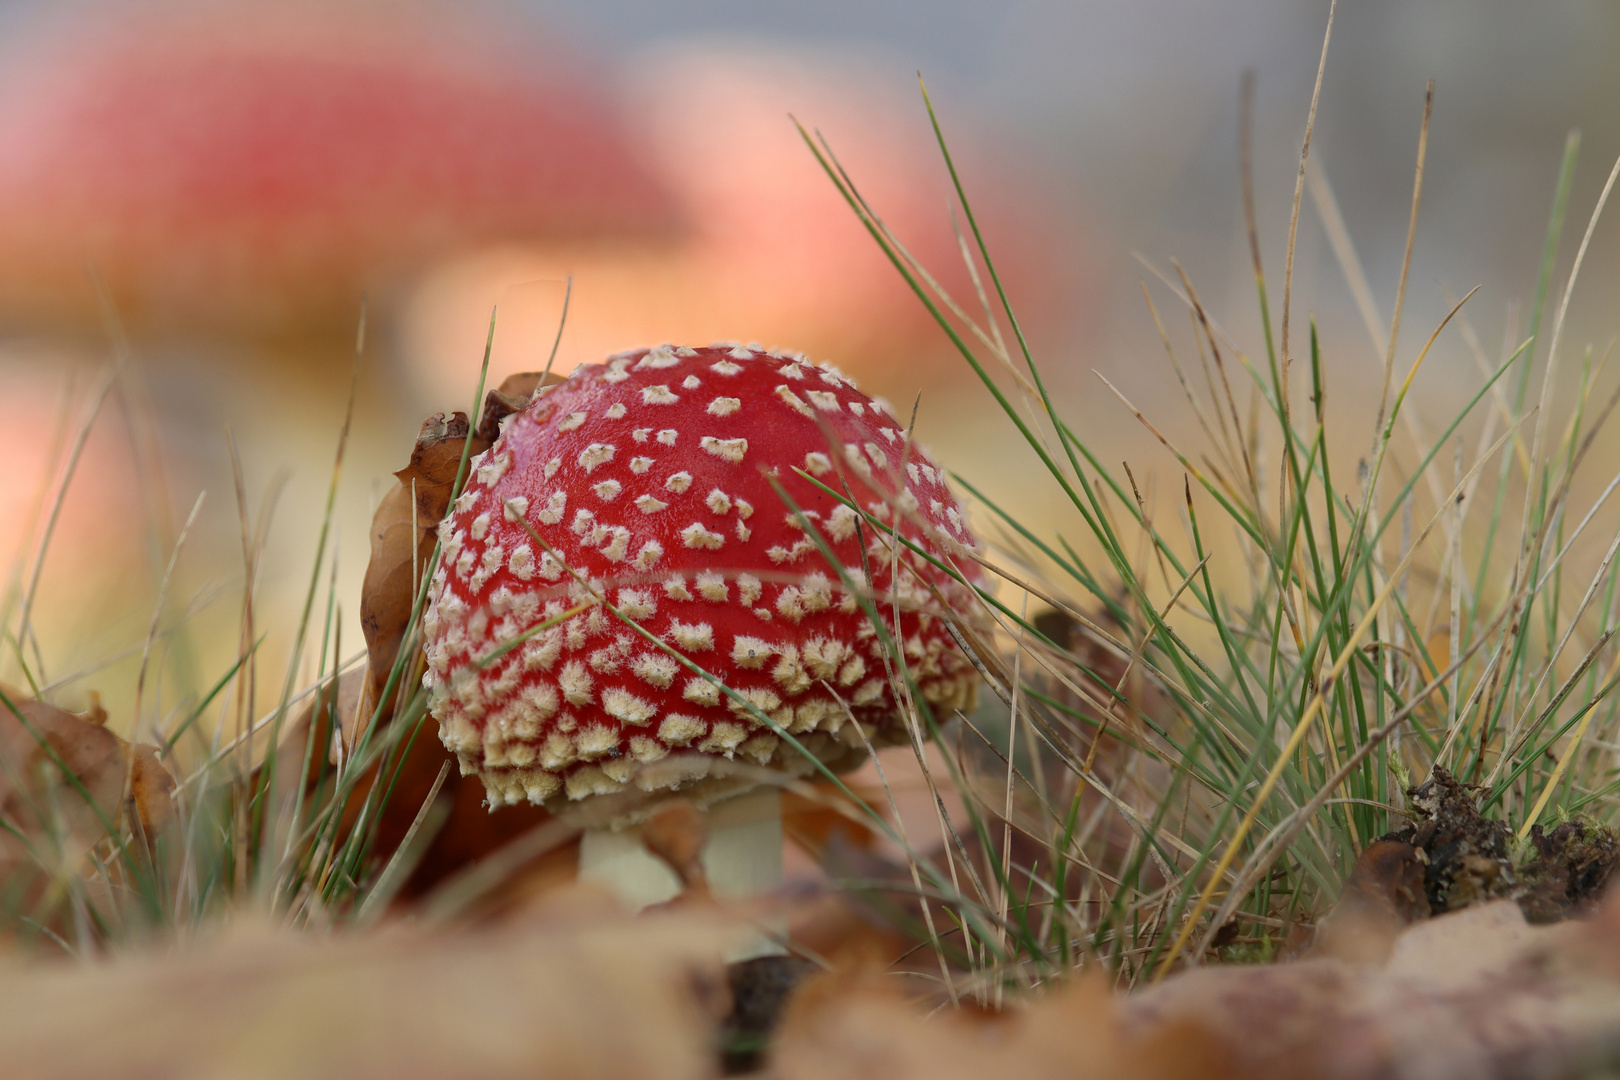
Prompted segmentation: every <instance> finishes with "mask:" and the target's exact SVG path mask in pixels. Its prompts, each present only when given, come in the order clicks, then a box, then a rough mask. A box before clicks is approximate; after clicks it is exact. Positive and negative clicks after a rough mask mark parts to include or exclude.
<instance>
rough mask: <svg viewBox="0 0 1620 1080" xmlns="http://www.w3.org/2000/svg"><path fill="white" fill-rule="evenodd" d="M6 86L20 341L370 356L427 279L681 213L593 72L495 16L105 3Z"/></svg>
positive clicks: (404, 9)
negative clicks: (239, 342) (369, 329)
mask: <svg viewBox="0 0 1620 1080" xmlns="http://www.w3.org/2000/svg"><path fill="white" fill-rule="evenodd" d="M3 60H4V62H3V64H0V71H3V83H0V325H3V324H4V323H10V324H11V325H12V326H13V327H16V326H17V325H19V324H21V325H25V326H39V325H40V324H45V325H54V326H55V327H62V326H64V325H68V326H72V325H83V324H84V323H86V321H87V320H90V319H94V318H95V317H96V315H97V305H98V301H97V298H96V296H95V289H94V288H93V286H92V285H91V280H90V274H89V273H87V267H93V268H94V269H95V271H97V272H99V274H100V275H101V276H102V277H103V278H104V279H105V280H106V282H107V283H108V286H109V289H110V292H111V294H112V298H113V299H114V300H115V301H116V303H117V305H118V309H119V312H120V314H121V315H122V316H123V317H124V318H126V319H129V320H131V321H132V322H134V323H135V324H136V325H137V326H138V327H141V328H143V329H149V330H151V331H154V332H157V333H161V334H165V335H175V336H191V335H195V334H196V333H198V332H199V331H203V332H209V333H210V334H211V335H214V336H219V335H223V336H227V337H236V336H241V335H244V334H246V335H251V336H255V337H261V338H277V339H285V338H289V337H291V338H308V337H310V336H311V335H314V336H323V335H327V334H334V335H341V336H345V337H347V336H352V332H353V327H354V325H355V321H356V317H357V313H358V311H359V307H360V297H361V294H362V292H364V291H366V290H370V291H371V292H372V295H373V297H374V298H375V297H376V296H377V295H378V294H379V292H380V293H382V294H384V295H386V294H387V293H388V291H389V290H390V289H391V288H392V287H394V286H396V285H397V284H398V283H399V282H401V281H402V280H403V279H404V277H405V276H406V275H408V274H409V273H410V272H411V271H412V270H413V269H414V268H417V267H419V266H420V265H422V263H423V262H424V261H425V260H429V259H431V258H435V257H438V256H442V255H444V254H445V253H447V252H449V251H451V250H454V249H456V248H458V247H460V246H465V245H469V244H485V243H489V242H492V241H496V240H502V239H526V240H538V239H545V240H549V241H555V240H561V239H566V240H569V241H579V240H582V239H586V238H599V237H604V236H634V237H638V238H640V237H646V236H648V235H649V234H659V233H661V232H663V231H666V230H667V229H668V228H669V227H670V225H671V205H670V203H669V201H668V199H667V198H666V196H665V195H664V193H663V191H662V190H661V188H660V187H659V184H658V183H657V182H656V181H654V180H653V179H652V178H651V177H650V175H649V174H648V172H647V171H646V170H645V169H644V168H643V167H642V166H641V165H640V164H638V162H637V159H636V155H635V154H634V153H633V152H632V150H631V148H630V145H629V143H628V141H627V139H626V135H625V132H624V130H623V125H622V124H621V123H620V122H619V120H618V118H617V117H616V115H615V114H614V112H613V109H612V108H611V106H610V105H609V104H608V103H607V102H606V100H605V99H604V97H603V96H602V95H601V94H600V93H599V92H598V91H597V90H596V89H595V87H594V86H593V83H592V80H591V79H590V78H589V77H588V75H587V72H586V71H585V69H584V68H583V67H582V66H581V64H580V63H579V62H578V61H576V60H574V59H573V58H571V57H569V56H568V55H566V54H565V53H564V52H563V51H562V50H561V49H559V48H558V47H557V43H556V42H555V41H553V40H548V39H547V38H545V37H544V36H542V35H540V34H539V33H538V32H537V28H536V27H534V26H532V25H530V24H527V23H523V22H519V21H518V20H517V19H516V16H515V15H514V14H513V13H512V12H510V11H508V10H506V9H495V8H492V7H490V6H488V5H485V4H458V5H455V6H453V7H452V6H445V5H438V6H434V5H430V4H427V3H408V4H387V5H384V4H381V3H365V2H360V3H355V2H346V3H337V4H313V3H291V4H287V3H278V4H270V3H263V2H253V3H231V4H206V3H198V2H194V0H186V2H172V3H162V4H157V5H152V4H141V5H122V6H110V5H108V4H96V5H92V6H89V7H80V8H74V9H73V10H72V11H71V12H67V13H63V12H58V13H55V14H52V15H48V16H44V17H41V18H40V19H38V20H37V21H35V22H34V23H32V24H31V25H27V26H25V27H24V29H23V30H22V31H21V32H20V33H18V34H14V35H13V38H12V41H11V44H10V47H9V50H8V54H7V55H5V56H4V57H3Z"/></svg>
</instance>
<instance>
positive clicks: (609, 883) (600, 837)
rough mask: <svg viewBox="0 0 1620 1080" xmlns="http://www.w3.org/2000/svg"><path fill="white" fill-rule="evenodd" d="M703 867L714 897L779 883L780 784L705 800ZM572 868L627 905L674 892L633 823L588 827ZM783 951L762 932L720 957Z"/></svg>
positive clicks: (636, 906)
mask: <svg viewBox="0 0 1620 1080" xmlns="http://www.w3.org/2000/svg"><path fill="white" fill-rule="evenodd" d="M703 873H704V876H705V877H706V878H707V879H708V883H709V889H710V891H711V893H712V894H713V895H714V897H715V898H716V899H719V900H731V901H739V900H752V899H754V898H756V897H759V896H763V895H764V894H766V893H768V892H770V891H771V890H772V889H774V888H776V887H777V886H778V885H780V884H781V883H782V795H781V792H779V791H778V790H777V789H776V788H774V787H762V788H756V789H754V790H752V791H749V792H746V793H744V794H742V795H738V796H735V797H733V798H730V799H727V800H725V801H724V802H720V803H716V804H715V805H713V806H711V807H710V808H709V811H708V843H707V844H706V845H705V847H704V849H703ZM579 876H580V878H581V880H585V881H594V882H597V883H598V884H601V885H605V886H606V887H607V888H608V889H610V890H612V892H613V893H614V894H615V895H617V896H618V898H619V899H620V900H621V901H622V902H623V903H624V904H625V905H626V906H627V907H629V908H631V909H632V910H634V911H640V910H641V909H643V908H646V907H650V906H651V905H653V904H661V903H665V902H667V901H669V900H673V899H674V898H675V897H676V896H678V895H679V894H680V892H681V882H680V880H679V879H678V878H677V877H676V876H675V871H674V870H672V869H671V868H670V867H669V865H668V864H667V863H665V862H664V861H663V860H662V859H659V858H657V857H656V856H654V855H653V854H652V853H651V852H649V851H648V850H647V848H646V847H645V846H644V845H643V844H642V842H641V831H640V829H637V828H630V829H612V828H608V827H605V826H604V827H601V828H594V829H587V830H586V832H585V835H584V837H583V838H582V840H581V843H580V847H579ZM773 929H780V928H777V927H773ZM784 951H785V950H783V949H782V947H781V946H780V945H778V944H777V943H776V941H774V940H773V939H772V938H771V937H770V936H768V935H767V934H765V933H763V932H762V933H759V934H756V935H754V936H753V937H751V938H750V939H748V940H746V941H743V942H739V943H738V944H737V945H736V946H734V947H733V949H732V950H731V953H730V954H729V955H728V956H727V957H726V959H727V960H730V961H733V962H735V961H738V960H748V959H752V958H753V957H756V956H778V955H782V954H783V952H784Z"/></svg>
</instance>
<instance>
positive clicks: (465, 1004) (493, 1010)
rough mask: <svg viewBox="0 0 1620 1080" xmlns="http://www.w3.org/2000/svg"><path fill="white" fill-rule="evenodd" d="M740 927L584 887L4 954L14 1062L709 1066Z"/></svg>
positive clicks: (653, 1069)
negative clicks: (148, 941)
mask: <svg viewBox="0 0 1620 1080" xmlns="http://www.w3.org/2000/svg"><path fill="white" fill-rule="evenodd" d="M729 933H730V931H728V930H726V929H725V928H724V927H723V926H722V925H721V924H720V922H719V921H718V920H716V919H713V918H710V917H707V916H704V915H702V914H701V913H690V912H689V913H684V914H678V915H677V914H669V915H664V916H660V917H656V918H642V919H630V918H628V917H626V916H625V915H623V914H622V913H620V912H619V911H618V910H617V909H616V908H615V907H614V905H613V904H612V902H611V901H609V900H607V899H606V898H605V897H603V896H600V895H596V894H590V895H585V894H578V895H574V896H572V897H569V898H566V899H565V900H564V902H562V903H552V904H550V905H548V909H546V910H540V911H533V912H531V913H530V918H529V919H527V920H524V921H523V922H521V923H512V924H506V925H503V926H500V927H498V928H494V929H487V930H484V931H481V932H467V931H464V930H461V931H454V932H447V931H439V932H430V931H423V930H420V929H398V930H394V931H391V932H387V933H380V934H370V935H338V936H333V937H325V938H323V937H321V936H319V935H315V934H311V933H293V932H289V931H281V930H275V931H273V930H269V929H259V930H255V929H252V928H239V929H237V930H236V931H235V932H234V933H232V934H231V935H230V936H229V937H226V938H224V939H221V940H214V941H205V942H203V943H200V944H197V945H194V946H192V947H190V948H188V949H185V950H183V951H171V952H157V953H152V954H149V955H135V956H125V957H121V958H118V959H115V960H113V961H111V962H108V963H104V964H101V965H97V966H94V967H92V966H83V965H77V964H65V963H57V964H52V965H43V964H34V965H19V966H13V967H10V968H4V967H0V1046H3V1047H5V1051H4V1060H5V1066H4V1069H3V1070H0V1071H3V1072H4V1073H5V1075H6V1076H8V1077H27V1078H29V1080H57V1078H61V1080H68V1078H79V1077H86V1076H99V1077H132V1078H133V1077H160V1076H162V1077H169V1076H197V1077H201V1076H216V1077H223V1076H232V1077H245V1078H252V1077H263V1078H267V1080H268V1078H270V1077H299V1078H300V1080H324V1078H332V1080H363V1078H372V1077H374V1078H378V1080H381V1078H387V1080H417V1078H421V1080H429V1078H432V1080H458V1078H467V1080H501V1078H507V1077H510V1078H513V1080H518V1078H524V1080H527V1078H531V1077H536V1076H557V1077H570V1078H572V1077H580V1078H602V1080H610V1078H611V1080H619V1078H637V1080H641V1078H645V1080H700V1078H704V1077H709V1076H712V1075H713V1074H714V1061H715V1055H714V1049H713V1043H712V1039H713V1032H714V1030H715V1028H716V1027H717V1025H718V1024H719V1022H720V1020H721V1018H722V1017H724V1016H725V1015H726V1013H727V1012H728V1011H729V1007H730V1001H729V994H728V993H727V990H726V981H725V974H724V971H723V967H722V964H721V961H720V956H721V953H722V950H723V948H724V947H725V944H726V941H727V939H728V935H729ZM87 1035H88V1037H87Z"/></svg>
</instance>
